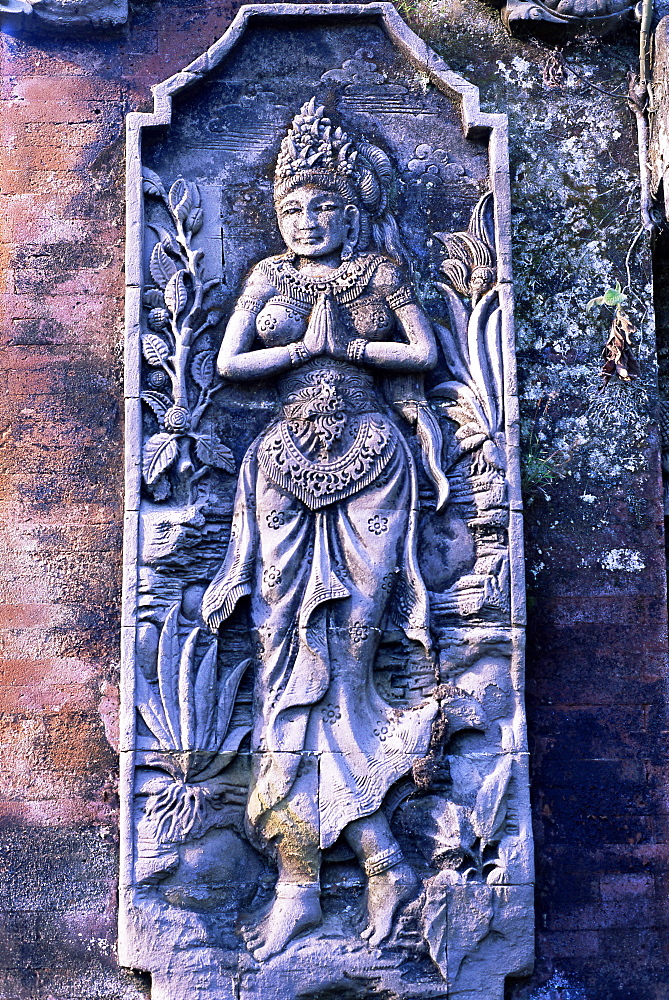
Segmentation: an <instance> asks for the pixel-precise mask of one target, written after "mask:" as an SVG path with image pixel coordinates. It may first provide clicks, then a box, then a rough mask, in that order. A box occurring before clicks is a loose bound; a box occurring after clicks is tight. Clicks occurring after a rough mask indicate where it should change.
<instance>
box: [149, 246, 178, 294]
mask: <svg viewBox="0 0 669 1000" xmlns="http://www.w3.org/2000/svg"><path fill="white" fill-rule="evenodd" d="M149 271H150V272H151V277H152V278H153V280H154V281H155V283H156V284H157V285H158V287H159V288H164V287H165V285H166V284H167V282H168V281H169V280H170V278H171V277H172V275H173V274H175V273H176V271H177V265H176V264H175V263H174V261H173V260H172V258H171V257H170V256H169V255H168V254H166V253H165V251H164V250H163V246H162V244H161V243H156V245H155V247H154V248H153V250H152V251H151V260H150V261H149Z"/></svg>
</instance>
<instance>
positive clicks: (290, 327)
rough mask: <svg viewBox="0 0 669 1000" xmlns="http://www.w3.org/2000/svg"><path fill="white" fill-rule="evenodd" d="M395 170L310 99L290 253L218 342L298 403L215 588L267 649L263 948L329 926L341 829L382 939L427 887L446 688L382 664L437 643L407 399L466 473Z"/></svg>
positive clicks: (291, 182) (285, 170)
mask: <svg viewBox="0 0 669 1000" xmlns="http://www.w3.org/2000/svg"><path fill="white" fill-rule="evenodd" d="M391 179H392V173H391V167H390V163H389V161H388V158H387V157H386V156H385V154H384V153H383V152H382V151H381V150H380V149H378V148H377V147H375V146H373V145H371V144H369V143H367V142H363V141H358V142H357V143H356V142H353V141H352V140H351V139H350V138H349V137H348V136H347V135H346V134H345V133H344V132H343V131H342V130H341V129H339V128H337V129H334V128H333V127H332V125H331V123H330V121H329V120H328V119H327V118H326V117H324V114H323V108H317V107H316V106H315V103H314V101H313V100H312V101H311V102H310V103H309V104H306V105H304V107H303V108H302V110H301V112H300V113H299V114H298V115H297V116H296V117H295V119H294V121H293V123H292V126H291V129H290V131H289V133H288V135H287V136H286V137H285V138H284V140H283V142H282V145H281V152H280V155H279V158H278V162H277V167H276V176H275V189H274V194H275V204H276V211H277V217H278V223H279V228H280V231H281V235H282V237H283V239H284V241H285V244H286V246H287V248H288V250H287V253H285V254H282V255H279V256H276V257H270V258H267V259H265V260H262V261H261V262H260V263H259V264H257V265H256V266H255V267H254V268H253V269H252V271H251V272H250V274H249V276H248V278H247V279H246V282H245V284H244V287H243V290H242V293H241V295H240V297H239V299H238V300H237V303H236V307H235V310H234V312H233V314H232V317H231V319H230V321H229V323H228V326H227V329H226V332H225V336H224V339H223V343H222V346H221V350H220V354H219V358H218V367H219V371H220V372H221V374H222V375H224V376H225V377H226V378H229V379H238V380H253V379H266V378H267V377H274V378H275V379H276V381H277V385H278V390H279V394H280V398H281V407H282V408H281V413H280V416H279V417H278V419H276V420H275V421H274V422H272V423H271V424H270V426H269V427H268V428H267V429H266V430H265V431H264V432H263V433H262V434H261V435H260V436H259V437H258V438H257V440H256V441H254V443H253V444H252V445H251V447H250V448H249V450H248V452H247V454H246V456H245V458H244V460H243V463H242V468H241V470H240V474H239V482H238V488H237V496H236V501H235V509H234V514H233V525H232V533H231V538H230V543H229V547H228V551H227V555H226V558H225V561H224V563H223V565H222V567H221V569H220V570H219V572H218V574H217V576H216V577H215V579H214V580H213V581H212V583H211V585H210V586H209V588H208V590H207V592H206V593H205V595H204V599H203V614H204V616H205V618H206V620H207V621H208V623H209V625H210V626H211V627H212V628H213V629H216V628H218V627H219V626H220V625H221V623H222V622H224V621H225V620H226V619H227V618H228V617H229V616H230V614H231V613H232V611H233V609H234V607H235V605H236V604H237V602H238V601H239V600H240V598H241V597H242V596H244V595H249V596H250V613H251V619H252V624H253V628H254V630H255V634H256V637H257V640H258V647H259V649H260V665H259V669H258V673H257V678H256V690H255V726H254V732H253V751H254V761H255V762H254V775H253V782H252V786H251V789H250V793H249V799H248V805H247V827H248V831H249V835H250V836H251V837H252V839H253V840H254V842H255V843H256V844H258V845H259V846H263V847H266V848H270V849H272V850H273V851H275V853H276V857H277V861H278V868H279V877H278V882H277V885H276V889H275V895H274V899H273V901H272V903H271V905H270V907H269V909H268V911H267V912H266V913H265V914H264V915H262V916H261V917H260V918H259V919H257V920H256V921H254V922H253V923H252V924H251V925H249V926H248V927H247V930H246V939H247V944H248V946H249V948H250V950H251V951H252V952H253V954H254V955H255V957H256V958H257V959H259V960H262V959H265V958H268V957H269V956H271V955H273V954H276V953H278V952H280V951H281V950H282V949H283V948H284V947H285V945H286V944H287V943H288V942H289V941H290V940H291V939H292V938H294V937H295V936H296V935H298V934H300V933H302V932H304V931H306V930H308V929H310V928H311V927H313V926H316V925H317V924H318V923H319V921H320V919H321V911H320V902H319V869H320V862H321V852H322V851H323V850H324V849H326V848H328V847H330V846H331V845H333V844H334V843H335V841H336V840H337V839H338V838H339V837H340V836H341V835H343V837H344V838H345V839H346V841H347V842H348V844H349V845H350V847H351V848H352V850H353V851H354V852H355V854H356V855H357V857H358V859H359V860H360V863H361V864H362V866H363V868H364V870H365V873H366V875H367V879H368V887H367V893H366V901H365V907H364V914H363V923H362V928H363V929H362V936H363V937H364V938H366V939H368V940H369V942H370V944H372V945H377V944H379V943H380V942H381V941H383V940H384V939H385V938H387V937H388V935H389V934H390V932H391V929H392V922H393V918H394V915H395V913H396V912H397V909H398V907H399V906H400V904H401V903H402V902H403V901H405V900H406V899H408V898H410V896H411V895H412V893H413V891H414V886H415V876H414V875H413V872H412V871H411V868H410V867H409V866H408V865H407V864H406V862H405V861H404V859H403V857H402V853H401V850H400V848H399V845H398V844H397V842H396V840H395V838H394V837H393V835H392V833H391V830H390V828H389V825H388V822H387V820H386V818H385V815H384V813H383V811H382V810H381V805H382V802H383V799H384V797H385V795H386V793H387V791H388V789H389V788H390V786H391V785H392V784H393V783H394V782H395V781H397V780H398V779H399V778H400V777H401V776H402V775H404V774H406V773H407V772H408V771H409V769H410V767H411V764H412V762H413V760H414V759H415V758H416V756H421V755H423V754H424V753H425V751H426V749H427V745H428V742H429V737H430V729H431V722H432V718H433V716H434V711H435V709H434V704H433V703H432V702H428V703H425V702H424V703H419V704H418V705H417V706H414V707H409V706H407V707H402V708H397V707H392V706H391V705H390V704H388V703H387V702H386V701H385V700H384V699H383V698H381V697H380V695H379V693H378V692H377V690H376V688H375V686H374V682H373V676H372V671H373V665H374V659H375V655H376V652H377V649H378V645H379V640H380V636H381V633H382V630H383V628H384V624H385V622H386V621H387V620H388V618H389V617H390V618H392V619H393V620H394V622H395V624H396V625H398V626H399V627H400V628H401V629H403V630H404V632H405V634H406V635H407V636H408V637H409V639H410V640H413V641H414V642H416V643H418V644H420V646H422V648H423V649H424V651H425V655H429V638H428V636H429V632H428V605H427V594H426V590H425V586H424V583H423V581H422V579H421V576H420V572H419V569H418V565H417V560H416V519H417V509H418V496H417V486H416V469H415V466H414V462H413V459H412V456H411V453H410V451H409V448H408V445H407V443H406V441H405V439H404V437H403V435H402V433H401V431H400V429H399V426H398V423H397V416H396V412H399V413H400V414H401V415H402V416H403V417H405V418H406V419H408V420H411V421H412V422H413V424H414V425H415V426H416V429H417V431H418V436H419V440H420V442H421V447H422V449H423V453H424V457H425V463H426V466H427V468H428V471H430V472H431V474H432V478H433V480H434V481H435V484H436V485H437V487H438V490H439V496H440V500H439V505H443V503H444V502H445V499H446V495H447V485H446V481H445V479H444V477H443V474H442V473H441V471H440V469H439V468H438V455H439V451H440V443H441V442H440V437H439V433H438V427H437V426H436V424H435V422H434V418H432V417H431V416H430V414H429V411H427V409H426V407H425V406H422V405H421V403H420V401H418V402H416V395H415V393H414V394H413V395H412V396H410V397H409V398H407V395H406V383H408V382H409V381H410V379H407V376H413V377H414V381H415V382H418V381H419V379H417V378H416V376H419V375H420V373H422V372H425V371H426V370H428V369H430V368H431V367H432V366H433V365H434V364H435V360H436V348H435V344H434V341H433V336H432V331H431V328H430V325H429V322H428V320H427V318H426V317H425V315H424V313H423V312H422V310H421V308H420V307H419V305H418V304H417V303H416V301H415V298H414V294H413V291H412V288H411V286H410V284H409V282H408V280H407V278H406V276H405V274H404V272H403V270H402V267H401V266H400V261H401V245H400V240H399V234H398V231H397V227H396V224H395V221H394V219H393V217H392V215H391V214H390V212H389V211H388V189H389V185H390V182H391ZM402 378H403V379H404V382H403V381H402ZM384 391H385V395H384ZM393 407H394V410H395V412H394V411H393Z"/></svg>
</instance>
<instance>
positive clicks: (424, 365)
mask: <svg viewBox="0 0 669 1000" xmlns="http://www.w3.org/2000/svg"><path fill="white" fill-rule="evenodd" d="M394 312H395V316H396V318H397V322H398V324H399V327H400V330H401V331H402V333H403V334H404V335H405V337H406V338H407V341H408V343H406V344H401V343H400V344H398V343H394V342H392V341H374V340H370V341H367V342H366V344H365V348H364V351H363V352H362V358H361V360H363V361H364V362H365V364H368V365H373V366H375V367H378V368H390V369H395V370H397V371H403V372H408V371H417V372H421V371H429V370H430V369H431V368H434V366H435V365H436V363H437V348H436V345H435V342H434V336H433V334H432V327H431V326H430V322H429V320H428V318H427V316H426V315H425V313H424V312H423V310H422V309H421V308H420V306H417V305H415V304H414V303H411V304H409V305H406V306H400V307H399V308H398V309H396V310H395V311H394Z"/></svg>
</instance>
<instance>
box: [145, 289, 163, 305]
mask: <svg viewBox="0 0 669 1000" xmlns="http://www.w3.org/2000/svg"><path fill="white" fill-rule="evenodd" d="M142 301H143V302H144V306H145V308H146V309H160V308H161V307H162V306H164V305H165V298H164V296H163V293H162V292H161V291H160V290H159V289H158V288H148V289H147V290H146V291H145V292H144V295H143V297H142Z"/></svg>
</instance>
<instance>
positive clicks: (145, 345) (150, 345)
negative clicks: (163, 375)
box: [142, 333, 170, 368]
mask: <svg viewBox="0 0 669 1000" xmlns="http://www.w3.org/2000/svg"><path fill="white" fill-rule="evenodd" d="M142 354H143V355H144V357H145V358H146V360H147V361H148V363H149V364H150V365H151V366H152V367H153V368H162V366H163V364H164V362H165V361H167V359H168V357H169V356H170V349H169V347H168V345H167V344H166V343H165V341H164V340H163V338H162V337H157V336H156V334H155V333H145V334H144V336H143V337H142Z"/></svg>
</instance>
